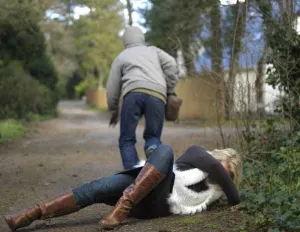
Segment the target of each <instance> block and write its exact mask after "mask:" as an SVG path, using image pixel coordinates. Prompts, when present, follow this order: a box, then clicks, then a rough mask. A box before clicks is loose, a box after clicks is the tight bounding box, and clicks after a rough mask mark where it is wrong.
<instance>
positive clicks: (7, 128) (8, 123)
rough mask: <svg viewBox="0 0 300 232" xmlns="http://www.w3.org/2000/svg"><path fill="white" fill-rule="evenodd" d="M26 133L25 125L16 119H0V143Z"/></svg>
mask: <svg viewBox="0 0 300 232" xmlns="http://www.w3.org/2000/svg"><path fill="white" fill-rule="evenodd" d="M25 134H26V129H25V127H24V126H23V125H22V124H21V123H19V122H17V121H16V120H13V119H9V120H5V121H0V143H3V142H4V141H6V140H9V139H13V138H18V137H22V136H24V135H25Z"/></svg>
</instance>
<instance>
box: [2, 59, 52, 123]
mask: <svg viewBox="0 0 300 232" xmlns="http://www.w3.org/2000/svg"><path fill="white" fill-rule="evenodd" d="M56 104H57V99H56V96H55V93H54V92H52V91H50V90H49V89H48V88H47V87H45V86H44V85H41V84H40V83H39V82H38V81H37V80H35V79H33V78H31V77H30V76H29V75H27V74H26V73H25V72H24V70H23V69H22V67H21V65H20V64H19V63H18V62H12V63H11V64H10V65H9V66H7V67H4V68H1V69H0V105H1V108H0V119H7V118H15V119H24V118H26V117H27V115H28V114H29V113H34V114H40V115H48V114H53V113H54V112H55V108H56Z"/></svg>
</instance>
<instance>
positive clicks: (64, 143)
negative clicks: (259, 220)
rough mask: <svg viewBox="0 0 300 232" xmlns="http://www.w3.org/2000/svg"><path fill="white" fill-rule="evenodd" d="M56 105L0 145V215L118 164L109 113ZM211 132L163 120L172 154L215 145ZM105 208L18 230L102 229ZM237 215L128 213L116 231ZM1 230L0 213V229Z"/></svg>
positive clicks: (164, 230)
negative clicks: (54, 113)
mask: <svg viewBox="0 0 300 232" xmlns="http://www.w3.org/2000/svg"><path fill="white" fill-rule="evenodd" d="M59 107H60V110H61V112H62V115H61V116H60V117H59V118H57V119H54V120H50V121H44V122H39V123H35V124H33V125H32V126H31V130H30V135H28V136H27V138H25V139H22V140H20V141H17V142H12V143H8V144H5V145H3V146H0V196H1V197H0V215H4V214H6V213H12V212H15V211H18V210H20V209H22V208H23V207H27V206H31V205H32V204H34V203H35V202H36V201H39V200H44V199H45V198H48V197H51V196H55V195H56V194H58V193H60V192H62V191H65V190H69V189H70V188H72V187H75V186H77V185H79V184H82V183H85V182H88V181H91V180H93V179H98V178H101V177H104V176H107V175H111V174H113V173H115V172H116V171H118V170H120V169H121V162H120V155H119V151H118V145H117V139H118V133H119V128H118V127H117V128H108V119H109V115H108V114H107V113H96V112H94V111H91V110H87V108H86V106H85V105H84V103H83V102H62V103H60V105H59ZM142 131H143V127H142V126H140V127H139V128H138V131H137V137H138V144H137V147H138V150H139V153H140V157H141V158H143V153H142V146H143V140H142ZM216 138H218V136H217V133H216V131H215V130H213V129H209V128H191V127H185V128H184V127H180V126H176V127H174V126H172V127H168V126H167V127H165V129H164V132H163V141H164V143H166V144H170V145H171V146H172V147H173V149H174V151H175V153H176V155H180V154H181V153H182V152H183V151H184V150H185V149H186V147H187V146H189V145H192V144H199V145H200V144H201V145H204V146H205V147H207V148H208V149H211V148H215V147H217V145H218V141H217V139H216ZM109 209H110V207H108V206H104V205H94V206H91V207H87V208H86V209H83V210H81V211H79V212H77V213H74V214H72V215H68V216H64V217H60V218H55V219H51V220H46V221H38V222H35V223H33V224H32V225H31V226H30V227H28V228H26V229H22V230H20V231H23V232H25V231H51V232H58V231H59V232H83V231H89V232H93V231H101V227H100V225H99V224H98V221H99V219H100V218H101V216H102V215H104V214H105V213H107V212H108V210H109ZM241 221H242V215H241V213H230V212H229V211H228V209H227V208H224V207H223V208H219V209H218V210H216V209H211V210H210V211H208V212H206V213H203V214H198V215H195V216H193V217H183V216H180V217H179V216H176V217H175V216H174V217H168V218H160V219H155V220H145V221H142V220H134V219H130V220H128V223H127V224H125V225H124V226H123V227H121V228H120V229H119V230H118V231H120V232H122V231H141V232H142V231H157V232H158V231H160V232H171V231H172V232H173V231H174V232H175V231H239V227H238V226H236V225H240V224H241ZM6 231H9V230H8V228H7V227H6V225H5V222H4V221H3V219H2V218H1V219H0V232H6Z"/></svg>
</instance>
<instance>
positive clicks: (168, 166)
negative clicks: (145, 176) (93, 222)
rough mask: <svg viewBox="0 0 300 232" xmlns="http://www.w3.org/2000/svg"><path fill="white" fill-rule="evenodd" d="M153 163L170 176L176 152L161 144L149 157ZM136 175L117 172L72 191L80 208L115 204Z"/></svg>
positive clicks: (167, 176) (149, 160)
mask: <svg viewBox="0 0 300 232" xmlns="http://www.w3.org/2000/svg"><path fill="white" fill-rule="evenodd" d="M147 162H149V163H151V164H152V165H153V166H154V167H155V168H156V169H158V170H159V171H160V172H162V173H165V174H166V178H170V177H171V176H172V174H173V162H174V154H173V151H172V149H171V147H169V146H168V145H160V146H159V147H158V148H157V149H156V150H155V151H154V152H153V153H152V154H151V156H150V157H149V159H148V160H147ZM134 180H135V177H134V176H132V175H129V174H116V175H113V176H111V177H106V178H102V179H99V180H94V181H92V182H90V183H87V184H83V185H81V186H78V187H76V188H74V189H73V190H72V191H73V193H74V196H75V200H76V203H77V205H78V206H80V208H84V207H86V206H89V205H92V204H94V203H104V204H107V205H111V206H113V205H115V204H116V203H117V201H118V200H119V198H120V197H121V196H122V193H123V191H124V190H125V189H126V188H127V187H128V186H129V185H130V184H132V183H133V181H134Z"/></svg>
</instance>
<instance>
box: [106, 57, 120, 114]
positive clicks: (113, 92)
mask: <svg viewBox="0 0 300 232" xmlns="http://www.w3.org/2000/svg"><path fill="white" fill-rule="evenodd" d="M121 79H122V66H121V63H120V61H119V60H118V58H117V59H116V60H114V62H113V63H112V66H111V70H110V73H109V76H108V79H107V83H106V91H107V92H106V97H107V105H108V109H109V111H118V108H119V99H120V94H121V88H122V80H121Z"/></svg>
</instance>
